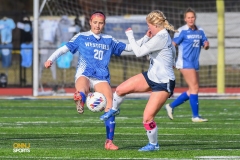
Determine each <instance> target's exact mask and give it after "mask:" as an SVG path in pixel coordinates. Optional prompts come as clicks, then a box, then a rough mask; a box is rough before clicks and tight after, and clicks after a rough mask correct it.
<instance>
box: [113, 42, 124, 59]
mask: <svg viewBox="0 0 240 160" xmlns="http://www.w3.org/2000/svg"><path fill="white" fill-rule="evenodd" d="M112 44H113V50H112V51H113V52H112V54H114V55H116V56H120V55H121V53H122V52H123V51H124V50H125V48H126V44H125V43H123V42H119V41H118V40H116V39H115V38H112Z"/></svg>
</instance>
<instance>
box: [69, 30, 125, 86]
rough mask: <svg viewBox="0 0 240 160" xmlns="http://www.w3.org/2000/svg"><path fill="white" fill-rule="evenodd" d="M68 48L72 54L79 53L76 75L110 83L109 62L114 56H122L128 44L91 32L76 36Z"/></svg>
mask: <svg viewBox="0 0 240 160" xmlns="http://www.w3.org/2000/svg"><path fill="white" fill-rule="evenodd" d="M66 46H67V47H68V48H69V50H70V51H71V52H72V53H76V52H78V53H79V59H78V66H77V70H76V75H79V74H81V75H84V76H86V77H91V78H96V79H98V80H107V81H108V82H109V83H110V74H109V68H108V65H109V62H110V59H111V56H112V55H113V54H114V55H116V56H120V55H121V53H122V51H123V50H124V49H125V48H126V44H125V43H122V42H118V41H117V40H116V39H114V38H113V37H112V36H110V35H105V34H101V35H100V36H99V37H96V36H94V35H93V33H92V32H91V31H88V32H81V33H79V34H77V35H75V36H74V37H73V38H72V39H71V40H70V41H69V42H68V43H67V44H66Z"/></svg>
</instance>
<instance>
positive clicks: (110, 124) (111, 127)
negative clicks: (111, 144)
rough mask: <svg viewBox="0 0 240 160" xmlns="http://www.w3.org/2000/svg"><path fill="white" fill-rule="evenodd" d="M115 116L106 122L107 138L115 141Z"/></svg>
mask: <svg viewBox="0 0 240 160" xmlns="http://www.w3.org/2000/svg"><path fill="white" fill-rule="evenodd" d="M115 125H116V123H115V116H112V117H110V118H109V119H108V120H106V121H105V126H106V138H107V139H110V140H113V138H114V131H115Z"/></svg>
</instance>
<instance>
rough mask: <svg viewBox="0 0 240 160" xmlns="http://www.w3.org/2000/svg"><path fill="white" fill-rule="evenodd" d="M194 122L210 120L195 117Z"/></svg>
mask: <svg viewBox="0 0 240 160" xmlns="http://www.w3.org/2000/svg"><path fill="white" fill-rule="evenodd" d="M192 121H193V122H207V121H208V119H205V118H202V117H193V118H192Z"/></svg>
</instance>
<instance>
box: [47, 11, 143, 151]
mask: <svg viewBox="0 0 240 160" xmlns="http://www.w3.org/2000/svg"><path fill="white" fill-rule="evenodd" d="M105 19H106V17H105V15H104V13H102V12H99V11H97V12H94V13H93V14H92V15H91V18H90V20H89V23H90V27H91V30H90V31H88V32H80V33H78V34H76V35H75V36H74V37H73V38H72V39H71V40H70V41H69V42H68V43H66V45H64V46H62V47H61V48H59V49H57V50H56V51H55V52H54V53H53V54H52V55H51V56H50V57H49V59H48V60H47V61H46V62H45V67H46V68H49V67H51V65H52V63H53V62H54V61H55V60H56V59H57V58H58V57H59V56H61V55H62V54H64V53H67V52H68V51H70V52H71V53H77V54H79V59H78V65H77V69H76V74H75V88H76V92H75V94H74V101H75V103H76V107H77V111H78V113H80V114H81V113H83V112H84V104H85V101H86V95H87V94H88V93H89V89H90V88H92V89H94V90H95V91H96V92H100V93H103V94H104V96H105V97H106V99H107V106H106V109H105V111H108V110H109V109H110V108H111V107H112V95H113V94H112V89H111V86H110V75H109V69H108V64H109V61H110V58H111V56H112V55H113V54H114V55H116V56H120V55H121V53H122V51H124V50H125V51H131V46H130V45H126V44H125V43H122V42H118V41H117V40H116V39H114V38H113V37H112V36H110V35H105V34H102V33H101V32H102V30H103V28H104V26H105ZM139 43H141V41H139ZM105 126H106V138H107V140H106V142H105V148H106V149H107V150H117V149H118V147H117V146H116V145H114V144H113V143H112V141H113V136H114V129H115V116H113V117H112V118H110V119H108V120H107V121H105Z"/></svg>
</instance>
